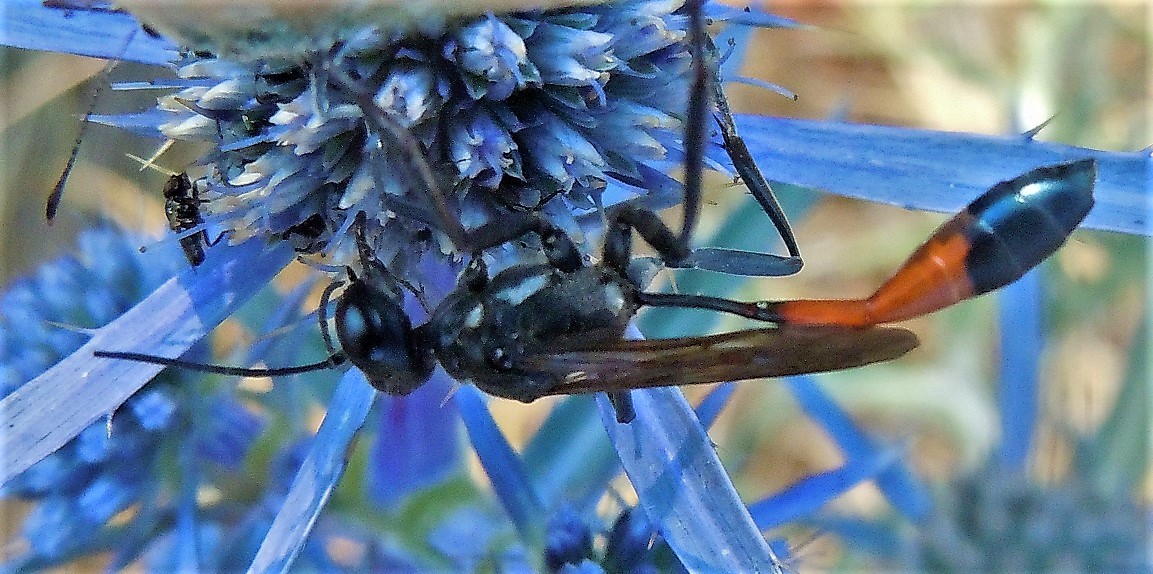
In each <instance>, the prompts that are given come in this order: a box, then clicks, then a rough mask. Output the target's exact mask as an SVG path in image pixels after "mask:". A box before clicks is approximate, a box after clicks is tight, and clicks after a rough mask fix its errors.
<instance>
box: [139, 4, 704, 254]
mask: <svg viewBox="0 0 1153 574" xmlns="http://www.w3.org/2000/svg"><path fill="white" fill-rule="evenodd" d="M680 4H681V3H680V2H659V1H651V0H633V1H629V2H616V3H609V4H605V5H598V6H585V7H574V8H566V9H558V10H550V11H536V12H526V13H519V14H509V15H500V16H494V15H491V14H489V15H484V16H476V17H471V18H466V19H461V20H455V21H454V20H447V21H444V22H442V23H441V25H438V26H430V27H423V28H422V29H421V30H422V31H420V32H407V33H401V32H397V31H396V30H394V29H389V28H386V27H383V26H377V25H374V24H371V23H368V24H363V23H362V24H360V27H359V28H353V29H350V30H346V31H342V33H341V34H340V36H339V38H340V39H339V40H337V41H334V43H333V44H332V45H331V46H326V47H323V48H322V49H317V47H316V46H311V47H310V49H308V50H301V51H299V52H297V53H295V55H292V54H291V53H289V54H287V55H286V53H284V52H281V53H278V54H277V55H275V56H263V57H255V56H251V55H248V56H236V55H232V56H225V55H217V54H213V53H210V52H205V51H202V50H199V49H196V48H198V47H196V46H193V47H191V48H190V49H189V50H188V51H186V52H185V53H184V54H183V56H182V59H181V60H180V61H179V62H177V68H178V76H179V78H178V79H177V80H175V82H176V84H177V85H178V86H180V87H179V89H177V91H175V93H171V94H169V95H167V96H164V97H163V98H161V100H160V103H159V105H158V109H159V110H160V111H161V112H163V114H164V115H165V116H167V118H168V119H167V121H165V122H164V123H163V124H162V125H161V126H160V130H161V132H162V133H163V134H164V135H166V136H167V137H168V138H170V139H171V140H191V141H204V142H209V143H210V144H211V145H212V148H211V150H210V151H209V152H208V153H207V154H206V155H205V157H204V158H203V160H202V163H203V164H204V165H206V166H207V170H206V173H204V174H203V175H202V176H201V177H200V182H198V184H199V185H200V186H201V189H202V190H203V191H202V192H201V198H202V199H203V200H205V202H206V203H205V204H204V206H203V212H204V214H205V218H206V220H208V222H209V223H210V224H212V225H215V226H220V227H222V228H223V229H225V230H227V231H228V232H229V240H230V241H232V242H240V241H244V240H247V239H249V238H256V237H263V238H266V239H286V240H290V241H293V242H294V244H295V246H296V247H297V248H298V250H299V251H301V252H306V253H312V254H316V255H317V256H318V258H320V259H322V260H325V261H326V262H328V263H334V264H338V265H343V264H349V263H352V262H353V260H354V259H355V257H356V255H355V254H356V250H355V248H354V247H353V246H352V243H353V240H352V237H351V236H350V235H351V234H349V233H348V229H349V228H350V226H351V224H352V222H353V221H354V220H355V217H356V214H357V213H360V212H363V213H365V215H366V216H367V217H366V220H367V229H366V230H365V232H366V233H365V235H366V237H367V238H368V241H369V243H370V244H371V245H372V247H373V249H374V256H375V257H377V258H378V259H379V260H380V261H381V262H382V263H384V264H385V265H386V266H388V267H389V268H390V269H392V270H393V271H394V272H397V273H400V274H406V272H407V271H409V270H410V268H412V267H413V266H414V263H415V262H416V261H418V260H420V258H421V257H423V256H424V255H425V254H427V253H433V254H435V255H438V256H444V257H453V258H455V257H459V256H460V255H461V254H462V253H460V252H465V253H467V252H468V251H469V249H468V246H465V245H459V244H454V242H453V241H450V238H452V237H453V233H452V231H453V230H454V229H457V230H459V229H461V228H462V227H463V228H465V229H469V228H473V227H475V226H477V225H481V224H484V223H488V222H491V221H494V220H499V218H500V217H501V216H502V214H507V213H510V212H517V211H526V210H532V211H537V212H539V213H541V214H543V215H544V216H545V217H547V218H549V219H551V220H552V221H553V223H555V224H557V225H559V226H561V227H562V228H565V229H566V230H568V231H570V232H573V233H578V234H579V231H580V229H579V226H578V225H577V224H576V220H575V215H574V210H577V212H581V211H588V210H591V209H594V208H595V207H596V206H597V205H599V199H600V194H601V193H602V192H603V191H604V190H605V189H606V187H607V186H608V185H610V184H611V183H612V182H616V183H619V184H623V185H624V186H625V187H626V189H631V190H634V191H636V192H638V193H640V192H643V189H644V188H646V187H649V186H648V183H649V180H650V178H653V177H658V176H657V175H655V174H656V170H652V169H646V168H647V167H648V166H647V162H658V161H663V160H666V159H667V158H666V155H667V150H668V149H673V148H679V147H680V143H679V138H680V137H681V127H682V123H683V122H682V119H683V115H684V110H685V101H686V93H685V90H686V88H685V86H686V85H687V84H688V82H687V81H686V74H687V72H688V70H689V68H690V66H691V55H690V50H689V48H688V46H687V45H686V43H685V38H686V33H685V27H686V25H687V18H686V17H685V16H684V15H683V14H680V13H679V12H678V10H679V9H680ZM429 28H431V31H430V30H429ZM165 82H168V83H169V84H168V85H171V82H173V80H165ZM317 214H319V215H320V216H321V221H322V222H323V225H309V226H304V225H302V224H304V222H306V221H308V220H309V219H310V218H312V217H313V216H314V215H317ZM306 228H307V229H306ZM430 232H432V233H430Z"/></svg>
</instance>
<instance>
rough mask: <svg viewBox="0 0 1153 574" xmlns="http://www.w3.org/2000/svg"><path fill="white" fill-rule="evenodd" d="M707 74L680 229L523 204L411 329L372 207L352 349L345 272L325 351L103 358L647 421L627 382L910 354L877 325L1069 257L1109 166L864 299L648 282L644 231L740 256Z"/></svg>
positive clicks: (697, 72) (625, 208)
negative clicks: (497, 260)
mask: <svg viewBox="0 0 1153 574" xmlns="http://www.w3.org/2000/svg"><path fill="white" fill-rule="evenodd" d="M698 8H699V7H698ZM689 14H690V19H691V20H692V24H691V30H692V31H693V34H692V35H693V38H694V40H693V44H694V46H695V48H696V54H697V55H700V54H702V53H703V41H702V40H701V38H702V37H703V35H704V32H703V26H704V24H703V18H702V17H701V15H700V11H699V9H698V10H690V12H689ZM693 69H694V78H693V89H692V91H691V92H690V97H689V105H688V113H687V114H686V115H687V117H688V120H689V121H688V122H687V123H686V135H685V138H684V140H685V142H686V150H685V156H686V160H685V166H686V170H685V171H686V175H685V184H684V194H685V198H684V205H685V209H684V212H683V220H682V222H681V226H680V230H679V232H677V231H674V230H673V229H671V228H670V227H669V226H667V225H666V224H665V223H664V222H663V221H662V220H661V219H660V218H659V217H658V216H657V215H656V214H655V213H654V212H653V211H651V210H648V209H645V208H642V207H639V206H636V205H619V206H615V207H613V208H610V209H609V210H608V213H607V214H606V219H607V221H608V226H607V229H606V235H605V239H604V245H603V255H602V258H601V259H600V261H599V262H597V263H595V264H588V263H587V262H586V261H585V260H584V258H583V256H582V255H581V253H580V251H579V250H578V249H577V247H576V245H575V243H574V242H573V240H572V239H571V238H570V237H569V236H568V235H567V234H566V233H565V232H564V231H563V230H561V229H559V228H557V227H556V226H554V225H553V224H551V223H549V222H548V221H546V220H545V219H544V218H542V217H540V216H538V215H536V214H535V213H532V212H527V213H525V212H520V213H513V214H510V215H508V216H505V217H502V218H501V219H500V220H499V221H493V222H490V223H488V224H485V225H482V226H481V227H479V228H476V229H473V230H463V229H458V230H457V233H456V234H455V235H456V236H457V237H455V238H454V242H456V243H458V244H464V245H469V246H471V248H472V253H473V256H472V259H471V261H470V263H469V265H468V266H467V267H466V268H465V270H464V271H463V272H462V274H461V275H460V277H459V279H458V283H457V286H456V287H455V289H454V290H453V291H452V292H450V293H449V294H448V295H447V296H446V297H445V298H444V299H443V300H442V301H441V302H440V303H439V304H437V305H436V306H435V307H434V308H433V309H432V311H431V314H430V317H429V319H428V320H427V321H426V322H425V323H423V324H421V325H417V326H414V325H413V324H412V321H411V319H410V318H409V317H408V316H407V315H406V314H405V312H404V310H403V309H402V307H401V301H402V289H401V287H402V286H403V284H402V282H401V281H399V280H398V279H396V278H394V277H391V276H390V274H389V273H388V271H387V269H385V268H384V265H383V264H381V263H380V262H379V261H377V260H376V259H375V258H374V257H373V256H372V253H371V250H370V249H369V247H368V245H367V240H366V239H365V224H364V221H365V216H364V214H363V213H360V214H357V215H356V216H355V217H357V219H358V221H357V222H356V223H357V225H355V226H354V229H355V231H354V233H355V234H356V241H357V246H358V251H359V256H360V267H361V270H360V273H356V272H354V271H353V270H351V269H349V270H348V272H347V274H348V277H349V283H348V286H347V288H346V289H345V290H344V292H343V293H342V294H341V296H340V298H339V299H338V300H337V303H336V309H335V324H336V339H337V341H338V342H339V344H340V349H339V350H336V349H335V348H334V346H333V344H332V337H331V334H330V333H329V332H328V329H327V318H326V316H325V309H326V308H327V307H328V303H329V297H330V296H331V295H332V293H333V292H334V290H335V289H336V288H339V286H340V285H341V284H340V283H339V282H335V283H333V284H332V285H330V287H329V289H326V290H325V293H324V294H323V295H322V297H321V307H320V309H321V311H320V312H319V313H318V317H319V319H320V323H321V334H322V336H323V337H324V339H325V343H326V345H327V346H328V347H329V349H330V355H329V356H328V357H327V358H326V359H325V360H323V361H320V362H317V363H313V364H309V365H300V366H295V367H284V368H272V369H249V368H242V367H227V366H219V365H203V364H199V363H191V362H187V361H182V360H180V359H173V358H167V357H158V356H154V355H147V354H142V353H135V352H125V351H98V352H97V353H96V355H97V356H100V357H105V358H112V359H124V360H134V361H143V362H149V363H155V364H160V365H166V366H176V367H183V368H189V369H194V370H201V371H207V372H213V373H219V374H225V375H236V376H279V375H289V374H295V373H301V372H307V371H313V370H319V369H325V368H331V367H334V366H337V365H340V364H343V363H346V362H348V363H351V364H352V365H353V366H355V367H357V368H359V369H360V370H361V371H362V372H363V373H364V374H365V377H366V378H367V379H368V381H369V382H370V383H371V384H372V385H373V386H374V387H375V388H377V389H379V390H380V391H382V392H385V393H389V394H397V395H404V394H407V393H410V392H412V391H413V390H415V389H416V388H418V387H420V386H421V385H423V384H424V383H425V382H426V381H427V380H428V378H429V376H430V375H431V373H432V370H433V368H434V367H435V365H436V364H437V363H438V362H439V363H440V364H441V365H442V366H443V367H444V368H445V370H446V371H447V372H448V373H450V374H451V375H453V376H454V377H455V378H456V379H457V380H459V381H461V382H471V383H473V384H475V385H477V386H478V387H479V388H480V389H481V390H483V391H485V392H487V393H489V394H491V395H494V396H498V397H504V398H509V399H515V400H518V401H523V402H531V401H533V400H536V399H538V398H540V397H544V396H548V395H559V394H575V393H591V392H600V391H604V392H607V393H609V397H610V398H611V399H612V401H613V404H614V406H615V407H616V410H617V418H618V420H620V421H621V422H628V421H630V420H632V418H633V417H634V412H633V409H632V404H631V401H630V399H629V394H628V393H629V391H630V390H632V389H640V388H647V387H655V386H669V385H681V384H700V383H712V382H720V381H731V380H745V379H753V378H762V377H774V376H782V375H792V374H801V373H813V372H823V371H832V370H838V369H845V368H851V367H857V366H861V365H866V364H870V363H874V362H879V361H886V360H891V359H895V358H897V357H900V356H901V355H904V354H905V353H907V352H908V351H910V350H911V349H913V348H915V347H916V346H917V344H918V340H917V337H916V336H915V335H914V334H913V333H912V332H910V331H908V330H906V329H902V328H895V327H878V326H877V325H879V324H883V323H889V322H895V321H900V320H903V319H908V318H911V317H915V316H918V315H922V314H925V313H930V312H932V311H935V310H937V309H940V308H943V307H945V306H948V305H951V304H953V303H956V302H959V301H961V300H964V299H967V298H970V297H974V296H976V295H979V294H981V293H985V292H988V291H991V290H993V289H997V288H999V287H1001V286H1004V285H1006V284H1008V283H1010V282H1012V281H1015V280H1016V279H1018V278H1020V277H1021V276H1022V275H1023V274H1024V273H1025V272H1026V271H1028V270H1029V269H1030V268H1032V267H1035V266H1036V265H1038V264H1039V263H1040V262H1041V261H1042V260H1044V259H1045V258H1047V257H1048V256H1049V255H1051V254H1052V253H1053V252H1055V251H1056V250H1057V248H1059V247H1060V246H1061V244H1062V243H1064V241H1065V239H1066V238H1067V237H1068V236H1069V234H1070V233H1072V231H1073V229H1075V228H1076V227H1077V225H1079V224H1080V222H1081V221H1082V220H1083V219H1084V217H1085V216H1086V215H1087V214H1088V212H1089V209H1090V208H1091V207H1092V205H1093V196H1092V194H1093V187H1094V183H1095V177H1096V164H1095V162H1094V161H1093V160H1091V159H1089V160H1082V161H1075V162H1071V163H1066V164H1061V165H1055V166H1048V167H1042V168H1038V169H1035V170H1033V171H1030V172H1028V173H1026V174H1024V175H1021V176H1019V177H1016V178H1014V179H1011V180H1008V181H1004V182H1001V183H999V184H997V185H995V186H993V187H992V188H991V189H990V190H988V191H987V192H986V193H984V194H982V195H981V196H980V197H978V198H977V199H976V200H975V201H973V203H971V204H970V205H969V206H968V207H967V208H966V209H965V210H964V211H962V212H960V213H959V214H957V215H956V216H954V217H953V218H952V219H950V220H949V221H948V222H946V223H945V224H944V225H942V226H941V227H940V228H939V229H938V230H937V231H936V233H934V234H933V235H932V236H931V237H930V238H929V240H928V241H927V242H926V243H925V244H924V245H923V246H922V247H921V248H920V249H918V250H917V251H916V252H915V253H914V254H913V255H912V256H911V257H910V259H909V260H908V261H907V262H906V263H905V265H904V266H902V267H901V268H900V269H899V270H898V271H897V272H896V273H895V274H894V275H893V278H892V279H890V280H889V281H888V282H886V283H885V284H884V286H882V287H881V289H879V290H878V291H877V293H876V294H874V295H873V296H872V297H869V298H867V299H862V300H846V301H778V302H768V301H759V302H744V301H734V300H730V299H724V298H718V297H710V296H706V295H696V294H677V293H653V292H647V291H645V290H644V288H643V286H642V285H641V284H640V283H639V282H637V281H635V280H633V279H631V278H630V275H629V273H628V267H629V264H630V261H631V255H632V241H633V235H634V233H635V234H636V235H639V236H640V237H641V238H642V239H643V240H644V241H645V242H646V243H648V244H649V245H650V246H652V247H653V249H654V250H655V251H656V252H657V253H658V255H659V256H660V258H661V260H662V261H663V262H664V263H665V264H666V265H667V266H670V267H681V266H701V267H705V268H709V267H710V266H711V265H712V264H711V263H708V262H706V264H704V265H699V264H700V263H701V261H704V260H706V259H708V258H709V257H711V256H713V255H715V256H716V257H715V259H714V260H713V262H723V263H724V264H725V265H726V266H728V267H732V266H733V264H734V263H739V262H740V260H741V255H739V254H737V253H735V252H722V251H719V250H718V251H715V252H709V251H705V250H696V251H694V250H693V249H692V248H691V236H692V230H693V228H694V225H695V222H696V219H697V216H698V212H699V209H700V196H699V194H700V181H701V171H702V169H703V155H704V141H705V137H704V135H705V134H704V130H705V124H706V121H705V120H706V117H707V113H708V90H707V86H708V85H709V84H708V82H709V71H708V69H707V67H706V66H705V65H704V64H703V63H701V58H699V57H698V58H696V63H695V65H694V67H693ZM363 105H365V106H367V105H368V104H367V103H366V104H363ZM367 111H368V109H366V112H367ZM369 115H371V114H369ZM379 121H380V122H383V121H384V120H383V119H380V120H379ZM458 227H459V226H458ZM525 235H535V236H536V237H538V238H539V240H540V244H541V246H542V252H543V255H544V259H545V262H543V263H522V264H518V265H513V266H511V267H509V268H506V269H504V270H503V271H500V272H499V273H496V274H495V275H490V274H489V272H488V269H487V267H486V264H485V261H484V257H483V252H484V250H486V249H489V248H493V247H496V246H499V245H502V244H504V243H507V242H509V241H513V240H516V239H518V238H520V237H522V236H525ZM710 253H711V254H712V255H709V254H710ZM763 255H765V254H750V255H749V256H748V258H747V261H750V262H752V263H753V264H755V265H759V264H760V262H763V261H764V259H760V257H761V256H763ZM646 306H651V307H684V308H697V309H705V310H713V311H719V312H724V313H731V314H735V315H739V316H743V317H747V318H749V319H754V320H758V321H763V322H766V323H770V324H772V326H771V327H766V328H760V329H749V330H743V331H736V332H732V333H724V334H718V335H707V336H697V337H682V338H674V339H660V340H648V341H634V340H625V339H624V338H623V337H624V332H625V328H626V326H627V325H628V323H629V322H630V320H631V319H632V318H633V317H634V315H635V314H636V313H637V312H638V310H640V309H641V308H643V307H646Z"/></svg>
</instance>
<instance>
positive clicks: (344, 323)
mask: <svg viewBox="0 0 1153 574" xmlns="http://www.w3.org/2000/svg"><path fill="white" fill-rule="evenodd" d="M336 336H337V337H338V338H339V339H340V345H341V347H342V348H343V349H344V354H345V355H347V356H348V360H349V361H350V362H351V363H352V364H353V365H355V366H356V367H357V368H358V369H360V370H361V371H363V372H364V375H365V377H367V378H368V381H369V382H370V383H371V384H372V386H373V387H376V388H377V389H378V390H380V391H382V392H385V393H388V394H392V395H406V394H408V393H411V392H412V391H414V390H416V389H417V388H418V387H420V386H421V385H423V384H424V383H425V382H426V381H428V377H429V375H430V374H431V373H432V368H433V358H432V352H431V350H430V349H429V348H428V346H427V345H425V344H424V343H423V341H421V340H420V338H419V337H417V336H416V333H415V331H414V329H413V328H412V322H411V321H410V320H409V318H408V315H406V314H405V312H404V309H402V308H401V307H400V305H398V304H397V303H396V302H395V301H394V300H393V299H392V298H390V297H389V296H387V295H386V294H385V293H384V292H382V291H380V290H378V289H375V288H373V287H372V286H370V285H368V284H366V283H365V282H364V281H355V282H353V283H352V285H349V287H348V289H346V290H345V292H344V294H343V295H342V296H341V298H340V301H339V302H338V303H337V305H336Z"/></svg>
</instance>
